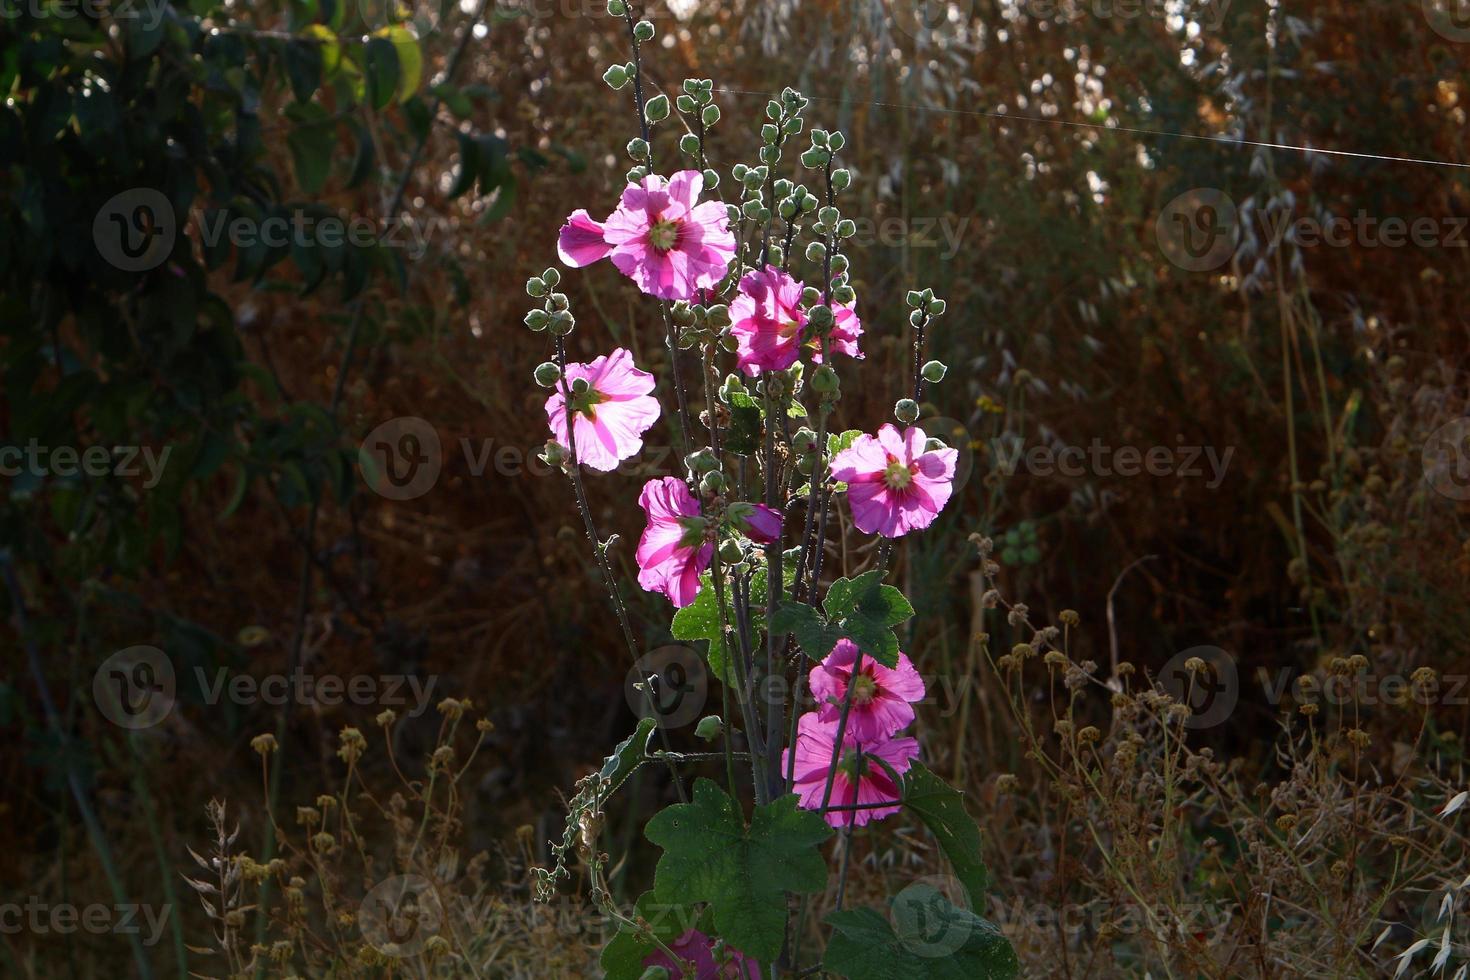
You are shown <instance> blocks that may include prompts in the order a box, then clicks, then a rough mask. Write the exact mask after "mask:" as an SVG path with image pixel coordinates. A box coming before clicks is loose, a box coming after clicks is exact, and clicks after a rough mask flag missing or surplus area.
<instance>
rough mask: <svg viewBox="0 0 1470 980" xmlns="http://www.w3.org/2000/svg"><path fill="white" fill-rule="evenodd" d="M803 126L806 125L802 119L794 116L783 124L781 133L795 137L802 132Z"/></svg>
mask: <svg viewBox="0 0 1470 980" xmlns="http://www.w3.org/2000/svg"><path fill="white" fill-rule="evenodd" d="M803 125H804V123H803V122H802V118H801V117H800V116H792V117H791V118H790V119H788V120H786V121H785V122H784V123H782V124H781V131H782V132H784V133H785V134H786V135H787V136H795V135H796V134H797V133H800V132H801V127H802V126H803Z"/></svg>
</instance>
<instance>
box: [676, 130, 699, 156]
mask: <svg viewBox="0 0 1470 980" xmlns="http://www.w3.org/2000/svg"><path fill="white" fill-rule="evenodd" d="M679 149H680V150H682V151H684V152H685V153H687V154H689V155H690V156H692V157H696V156H699V137H698V136H695V135H694V134H693V133H685V134H684V135H683V136H680V137H679Z"/></svg>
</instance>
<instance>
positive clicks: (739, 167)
mask: <svg viewBox="0 0 1470 980" xmlns="http://www.w3.org/2000/svg"><path fill="white" fill-rule="evenodd" d="M748 173H750V168H749V167H747V166H746V165H745V164H743V163H737V164H735V166H733V167H731V168H730V176H731V177H734V178H735V179H736V180H739V181H742V182H743V181H744V180H745V175H746V174H748Z"/></svg>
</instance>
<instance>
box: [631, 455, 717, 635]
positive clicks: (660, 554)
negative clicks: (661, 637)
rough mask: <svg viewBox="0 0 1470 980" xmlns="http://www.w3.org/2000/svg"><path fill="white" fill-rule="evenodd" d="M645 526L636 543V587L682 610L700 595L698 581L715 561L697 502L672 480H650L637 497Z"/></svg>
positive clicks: (683, 484)
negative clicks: (659, 595)
mask: <svg viewBox="0 0 1470 980" xmlns="http://www.w3.org/2000/svg"><path fill="white" fill-rule="evenodd" d="M638 505H639V506H640V507H642V508H643V512H644V513H645V514H646V515H648V526H647V527H645V528H644V529H643V537H641V538H639V539H638V554H637V558H638V584H639V585H641V586H642V587H643V588H644V590H646V591H648V592H662V593H663V594H664V595H666V596H668V597H669V601H670V602H672V603H673V604H674V605H675V606H677V607H679V608H683V607H684V606H687V605H689V604H690V603H691V602H693V601H694V597H695V596H696V595H698V594H699V576H700V574H701V573H702V572H703V571H704V570H705V569H706V568H709V564H710V559H711V558H712V557H713V556H714V553H715V545H714V540H713V537H712V536H711V535H710V534H709V533H708V528H709V524H708V522H707V521H706V520H705V519H704V517H703V516H701V514H700V509H699V501H698V500H696V499H695V498H694V495H693V494H692V493H690V492H689V486H688V485H687V484H686V483H685V482H684V481H683V480H681V479H679V478H678V477H677V476H666V477H663V478H661V479H657V480H649V481H648V482H647V483H645V484H643V492H642V493H640V494H639V495H638Z"/></svg>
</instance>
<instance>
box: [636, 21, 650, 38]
mask: <svg viewBox="0 0 1470 980" xmlns="http://www.w3.org/2000/svg"><path fill="white" fill-rule="evenodd" d="M633 36H634V37H636V38H637V39H638V40H640V41H652V40H653V22H652V21H647V20H640V21H639V22H638V23H636V24H634V25H633Z"/></svg>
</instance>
